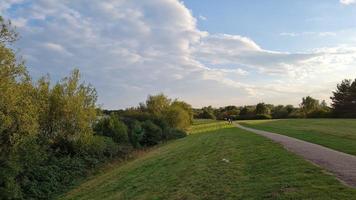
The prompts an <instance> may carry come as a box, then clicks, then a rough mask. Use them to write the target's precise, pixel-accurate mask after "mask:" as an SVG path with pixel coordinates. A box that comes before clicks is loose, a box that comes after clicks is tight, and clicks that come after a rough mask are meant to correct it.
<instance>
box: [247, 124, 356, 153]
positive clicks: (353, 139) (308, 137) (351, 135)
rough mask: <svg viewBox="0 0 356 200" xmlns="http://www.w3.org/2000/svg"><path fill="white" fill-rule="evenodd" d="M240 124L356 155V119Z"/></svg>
mask: <svg viewBox="0 0 356 200" xmlns="http://www.w3.org/2000/svg"><path fill="white" fill-rule="evenodd" d="M240 124H241V125H245V126H248V127H251V128H256V129H260V130H265V131H271V132H275V133H279V134H283V135H287V136H290V137H294V138H298V139H301V140H305V141H308V142H312V143H315V144H319V145H322V146H325V147H329V148H331V149H335V150H338V151H342V152H345V153H348V154H353V155H356V119H288V120H255V121H242V122H240Z"/></svg>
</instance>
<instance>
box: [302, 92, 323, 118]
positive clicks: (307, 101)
mask: <svg viewBox="0 0 356 200" xmlns="http://www.w3.org/2000/svg"><path fill="white" fill-rule="evenodd" d="M319 107H320V105H319V100H316V99H314V98H312V97H310V96H307V97H303V99H302V103H301V104H300V109H301V111H302V113H303V115H304V117H307V115H308V114H309V113H311V112H314V111H315V110H317V109H319Z"/></svg>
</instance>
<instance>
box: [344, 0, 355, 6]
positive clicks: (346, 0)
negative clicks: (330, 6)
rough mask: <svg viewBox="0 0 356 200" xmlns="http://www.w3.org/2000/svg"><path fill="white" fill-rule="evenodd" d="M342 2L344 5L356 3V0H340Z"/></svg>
mask: <svg viewBox="0 0 356 200" xmlns="http://www.w3.org/2000/svg"><path fill="white" fill-rule="evenodd" d="M340 3H342V4H344V5H350V4H354V3H356V0H340Z"/></svg>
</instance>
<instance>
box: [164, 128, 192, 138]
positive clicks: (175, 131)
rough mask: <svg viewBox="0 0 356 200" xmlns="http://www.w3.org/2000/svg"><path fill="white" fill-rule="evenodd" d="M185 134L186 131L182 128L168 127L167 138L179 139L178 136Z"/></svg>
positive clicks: (184, 135) (181, 136) (182, 136)
mask: <svg viewBox="0 0 356 200" xmlns="http://www.w3.org/2000/svg"><path fill="white" fill-rule="evenodd" d="M186 136H187V133H186V132H185V131H183V130H179V129H170V130H169V132H168V137H167V139H168V140H173V139H179V138H184V137H186Z"/></svg>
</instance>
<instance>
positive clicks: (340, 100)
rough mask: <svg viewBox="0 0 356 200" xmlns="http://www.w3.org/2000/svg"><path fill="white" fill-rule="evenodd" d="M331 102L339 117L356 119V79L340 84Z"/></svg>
mask: <svg viewBox="0 0 356 200" xmlns="http://www.w3.org/2000/svg"><path fill="white" fill-rule="evenodd" d="M331 100H332V104H331V106H332V108H333V112H334V114H335V115H336V116H337V117H356V79H355V80H354V81H352V80H343V81H342V82H341V83H340V84H338V85H337V88H336V91H334V92H333V96H332V97H331Z"/></svg>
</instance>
